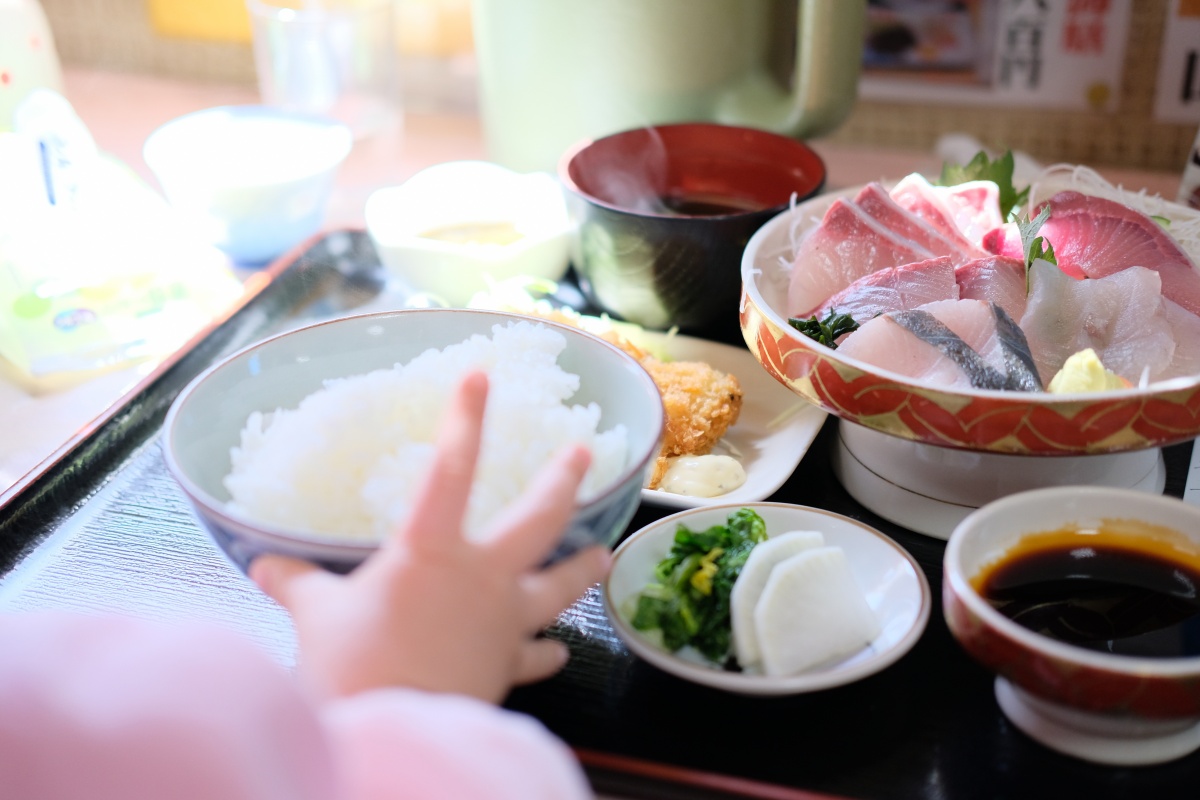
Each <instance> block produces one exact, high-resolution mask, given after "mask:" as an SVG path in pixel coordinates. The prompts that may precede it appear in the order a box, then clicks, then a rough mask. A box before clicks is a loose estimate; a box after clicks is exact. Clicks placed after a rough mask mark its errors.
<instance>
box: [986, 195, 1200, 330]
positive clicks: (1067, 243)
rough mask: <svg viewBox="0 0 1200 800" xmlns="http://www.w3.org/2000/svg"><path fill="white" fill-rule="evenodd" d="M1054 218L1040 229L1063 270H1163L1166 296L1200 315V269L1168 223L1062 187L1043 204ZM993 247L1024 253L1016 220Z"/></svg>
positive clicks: (993, 236)
mask: <svg viewBox="0 0 1200 800" xmlns="http://www.w3.org/2000/svg"><path fill="white" fill-rule="evenodd" d="M1047 204H1048V205H1049V206H1050V218H1049V219H1047V220H1046V221H1045V222H1044V223H1043V224H1042V227H1041V228H1040V229H1039V230H1038V235H1039V236H1042V237H1044V238H1045V239H1046V240H1047V241H1048V242H1050V244H1051V245H1053V246H1054V256H1055V259H1056V260H1057V261H1058V266H1059V269H1061V270H1062V271H1063V272H1065V273H1067V274H1068V275H1070V276H1071V277H1075V278H1083V277H1087V278H1103V277H1105V276H1107V275H1112V274H1113V273H1115V272H1119V271H1121V270H1123V269H1127V268H1128V267H1147V268H1149V269H1153V270H1156V271H1158V272H1159V273H1160V274H1161V275H1162V293H1163V296H1164V297H1166V298H1168V299H1170V300H1172V301H1174V302H1176V303H1178V304H1179V305H1181V306H1183V307H1184V308H1186V309H1187V310H1188V311H1190V312H1192V313H1193V314H1200V270H1197V268H1196V264H1195V263H1193V262H1192V260H1191V258H1190V257H1189V256H1188V254H1187V253H1186V252H1185V251H1184V250H1183V248H1182V247H1180V246H1179V244H1178V243H1177V242H1176V241H1175V240H1174V239H1172V238H1171V236H1170V235H1169V234H1168V233H1167V232H1166V231H1164V230H1163V228H1162V226H1161V225H1159V224H1158V223H1157V222H1155V221H1154V220H1152V219H1151V218H1150V217H1148V216H1146V215H1145V214H1142V213H1140V212H1138V211H1135V210H1133V209H1132V208H1129V207H1128V206H1126V205H1124V204H1123V203H1118V202H1117V201H1115V200H1109V199H1107V198H1104V197H1095V196H1092V195H1085V194H1082V193H1080V192H1071V191H1067V192H1059V193H1058V194H1056V195H1054V196H1053V197H1051V198H1050V199H1049V200H1047V201H1046V203H1044V204H1042V205H1041V206H1038V208H1037V209H1036V210H1035V212H1034V214H1035V216H1036V214H1037V213H1040V212H1041V209H1042V208H1043V207H1044V206H1045V205H1047ZM983 244H984V247H985V249H987V250H988V251H989V252H992V253H997V254H1000V255H1005V256H1009V257H1013V258H1024V250H1023V247H1022V244H1021V239H1020V234H1019V233H1018V231H1017V229H1016V227H1015V226H1014V225H1012V224H1011V223H1009V224H1007V225H1004V226H1002V227H1000V228H997V229H996V230H994V231H992V232H991V233H989V234H988V235H987V236H986V237H984V240H983Z"/></svg>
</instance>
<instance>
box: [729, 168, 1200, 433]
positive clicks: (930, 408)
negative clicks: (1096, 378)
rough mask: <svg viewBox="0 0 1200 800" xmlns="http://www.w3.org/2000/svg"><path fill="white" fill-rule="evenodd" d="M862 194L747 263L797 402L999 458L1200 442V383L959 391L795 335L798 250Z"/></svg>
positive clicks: (771, 232) (766, 344)
mask: <svg viewBox="0 0 1200 800" xmlns="http://www.w3.org/2000/svg"><path fill="white" fill-rule="evenodd" d="M856 192H857V189H854V190H851V191H850V192H843V193H838V194H827V195H821V196H819V197H816V198H813V199H811V200H809V201H807V202H804V203H801V204H799V205H797V206H796V207H795V208H793V209H790V210H788V211H785V212H783V213H782V214H780V215H778V216H776V217H775V218H774V219H772V220H771V221H769V222H768V223H766V224H765V225H763V227H762V228H760V229H759V230H758V232H757V233H755V235H754V236H753V237H752V238H751V240H750V242H749V244H748V245H747V246H746V251H745V253H744V255H743V258H742V305H741V328H742V334H743V336H744V337H745V340H746V342H747V344H748V345H749V347H750V350H751V351H752V352H753V353H754V355H755V357H756V358H757V359H758V360H759V361H760V362H761V363H762V365H763V367H764V368H766V370H767V372H769V373H770V374H771V375H773V376H774V377H775V378H776V379H777V380H779V381H780V382H781V383H783V384H784V385H786V386H788V387H790V388H791V389H792V391H794V392H796V394H798V395H800V396H801V397H804V398H805V399H807V400H809V401H811V402H812V403H815V404H816V405H818V406H820V407H821V408H824V409H825V410H826V411H828V412H830V413H831V414H836V415H837V416H839V417H841V418H842V419H845V420H849V421H850V422H854V423H857V424H859V425H862V426H864V427H866V428H868V429H871V430H874V431H880V432H882V433H886V434H890V435H893V436H897V437H900V438H901V439H906V440H910V441H913V442H918V443H921V444H928V445H936V446H940V447H950V448H962V449H969V450H980V451H988V452H991V453H1005V454H1015V455H1035V456H1044V455H1059V456H1076V455H1092V454H1101V453H1116V452H1123V451H1130V450H1140V449H1145V448H1153V447H1161V446H1164V445H1168V444H1172V443H1176V442H1182V441H1186V440H1188V439H1191V438H1194V437H1195V436H1197V435H1198V434H1200V375H1196V376H1192V377H1188V378H1178V379H1173V380H1169V381H1162V382H1160V383H1156V384H1152V385H1150V386H1149V387H1147V388H1145V389H1138V388H1130V389H1117V390H1110V391H1104V392H1091V393H1075V394H1050V393H1047V392H1038V393H1030V392H1016V391H999V390H984V389H978V390H951V389H947V388H942V387H938V386H933V385H926V384H921V383H919V382H916V381H914V380H913V379H912V378H909V377H906V376H903V375H900V374H897V373H893V372H889V371H888V370H885V369H882V368H880V367H877V366H874V365H871V364H867V363H865V362H862V361H858V360H855V359H853V358H849V357H846V356H844V355H842V354H840V353H839V351H837V350H834V349H831V348H829V347H826V346H824V345H822V344H819V343H817V342H816V341H814V340H813V339H811V338H809V337H807V336H805V335H804V334H802V333H800V332H799V331H797V330H796V329H794V328H792V327H791V326H790V325H789V324H788V322H787V314H786V299H787V287H788V276H789V271H790V269H791V263H792V256H793V252H794V251H793V243H794V242H795V241H797V240H798V238H799V237H800V236H802V235H803V234H804V233H805V231H806V230H808V229H810V228H812V227H815V226H816V225H817V224H819V222H820V220H821V218H822V216H823V215H824V213H825V211H826V209H827V208H828V207H829V205H830V204H831V203H832V202H833V201H834V199H836V197H839V196H846V195H850V196H852V195H853V194H854V193H856Z"/></svg>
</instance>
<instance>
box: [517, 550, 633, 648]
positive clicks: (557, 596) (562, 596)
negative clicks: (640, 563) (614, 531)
mask: <svg viewBox="0 0 1200 800" xmlns="http://www.w3.org/2000/svg"><path fill="white" fill-rule="evenodd" d="M611 565H612V554H611V553H610V552H609V551H608V549H607V548H604V547H599V546H597V547H589V548H587V549H586V550H581V551H580V552H578V553H575V554H573V555H571V556H569V557H568V558H565V559H563V560H562V561H559V562H557V563H555V564H552V565H550V566H549V567H546V568H545V569H542V570H539V571H537V572H531V573H528V574H526V575H524V576H523V577H522V578H521V583H522V588H523V589H524V590H525V596H526V598H527V599H526V602H525V618H524V620H523V622H524V623H525V626H526V627H527V629H528V630H540V629H542V628H544V627H546V626H547V625H549V624H550V623H552V622H554V620H555V619H556V618H557V617H558V615H559V614H561V613H562V612H563V610H564V609H566V608H567V607H568V606H570V605H571V604H572V603H574V602H575V601H576V600H578V599H579V598H580V597H581V596H583V594H584V592H586V591H587V590H588V588H589V587H591V586H594V585H595V584H597V583H599V582H600V581H602V580H603V579H604V576H605V575H607V574H608V570H609V567H610V566H611Z"/></svg>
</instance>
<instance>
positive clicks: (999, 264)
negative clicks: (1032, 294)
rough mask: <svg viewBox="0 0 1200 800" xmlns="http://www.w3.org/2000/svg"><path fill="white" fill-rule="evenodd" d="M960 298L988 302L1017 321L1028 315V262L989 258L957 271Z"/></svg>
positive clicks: (956, 269)
mask: <svg viewBox="0 0 1200 800" xmlns="http://www.w3.org/2000/svg"><path fill="white" fill-rule="evenodd" d="M954 280H955V281H956V282H957V283H958V296H959V298H961V299H963V300H988V301H991V302H993V303H995V304H997V305H998V306H1000V307H1001V308H1003V309H1004V311H1005V313H1007V314H1008V315H1009V316H1010V317H1012V318H1013V319H1014V320H1019V319H1021V317H1022V316H1023V315H1024V314H1025V295H1026V290H1025V262H1024V261H1022V260H1020V259H1016V258H1008V257H1006V256H986V257H984V258H977V259H975V260H974V261H968V262H967V263H966V264H963V265H961V266H959V267H955V269H954Z"/></svg>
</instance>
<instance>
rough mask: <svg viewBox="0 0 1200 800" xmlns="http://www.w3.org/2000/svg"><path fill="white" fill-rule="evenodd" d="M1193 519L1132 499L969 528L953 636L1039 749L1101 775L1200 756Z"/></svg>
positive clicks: (1181, 510) (1096, 499)
mask: <svg viewBox="0 0 1200 800" xmlns="http://www.w3.org/2000/svg"><path fill="white" fill-rule="evenodd" d="M1198 586H1200V508H1197V507H1194V506H1191V505H1188V504H1186V503H1184V502H1182V501H1181V500H1179V499H1177V498H1174V497H1167V496H1161V495H1153V494H1149V493H1146V492H1140V491H1134V490H1121V489H1112V488H1102V487H1087V486H1064V487H1055V488H1049V489H1038V490H1033V491H1026V492H1020V493H1018V494H1014V495H1010V496H1008V497H1005V498H1002V499H1000V500H996V501H994V502H992V503H989V504H987V505H985V506H983V507H982V508H980V509H978V510H977V511H975V512H973V513H971V514H970V515H968V516H967V517H966V518H965V519H964V520H963V521H962V522H961V523H960V524H959V525H958V526H957V527H956V528H955V530H954V532H953V533H952V534H951V536H950V539H949V542H948V544H947V547H946V552H945V559H944V573H943V593H942V602H943V611H944V613H945V618H946V623H947V625H948V626H949V628H950V632H951V633H952V634H953V635H954V637H955V638H956V639H957V640H958V641H959V643H960V644H961V645H962V647H963V648H964V649H965V650H966V651H967V653H968V654H970V655H971V656H972V657H973V658H974V659H975V660H976V661H978V662H979V663H981V664H982V665H984V666H985V667H987V668H988V669H990V670H992V671H994V672H995V673H996V675H997V677H996V682H995V692H996V698H997V701H998V703H999V704H1000V707H1001V709H1002V710H1003V712H1004V713H1005V715H1006V716H1007V717H1008V718H1009V720H1010V721H1011V722H1013V724H1014V725H1016V726H1017V727H1018V728H1019V729H1021V730H1022V731H1024V732H1025V733H1026V734H1028V735H1029V736H1031V737H1032V738H1033V739H1035V740H1036V741H1039V742H1041V743H1042V744H1044V745H1046V746H1048V747H1050V748H1052V749H1055V750H1057V751H1059V752H1063V753H1066V754H1068V755H1072V756H1075V757H1078V758H1082V759H1085V760H1089V761H1094V762H1098V763H1106V764H1122V765H1137V764H1151V763H1160V762H1164V761H1169V760H1173V759H1175V758H1179V757H1182V756H1184V755H1187V754H1189V753H1191V752H1193V751H1195V750H1196V749H1198V748H1200V596H1198V594H1197V589H1198Z"/></svg>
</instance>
